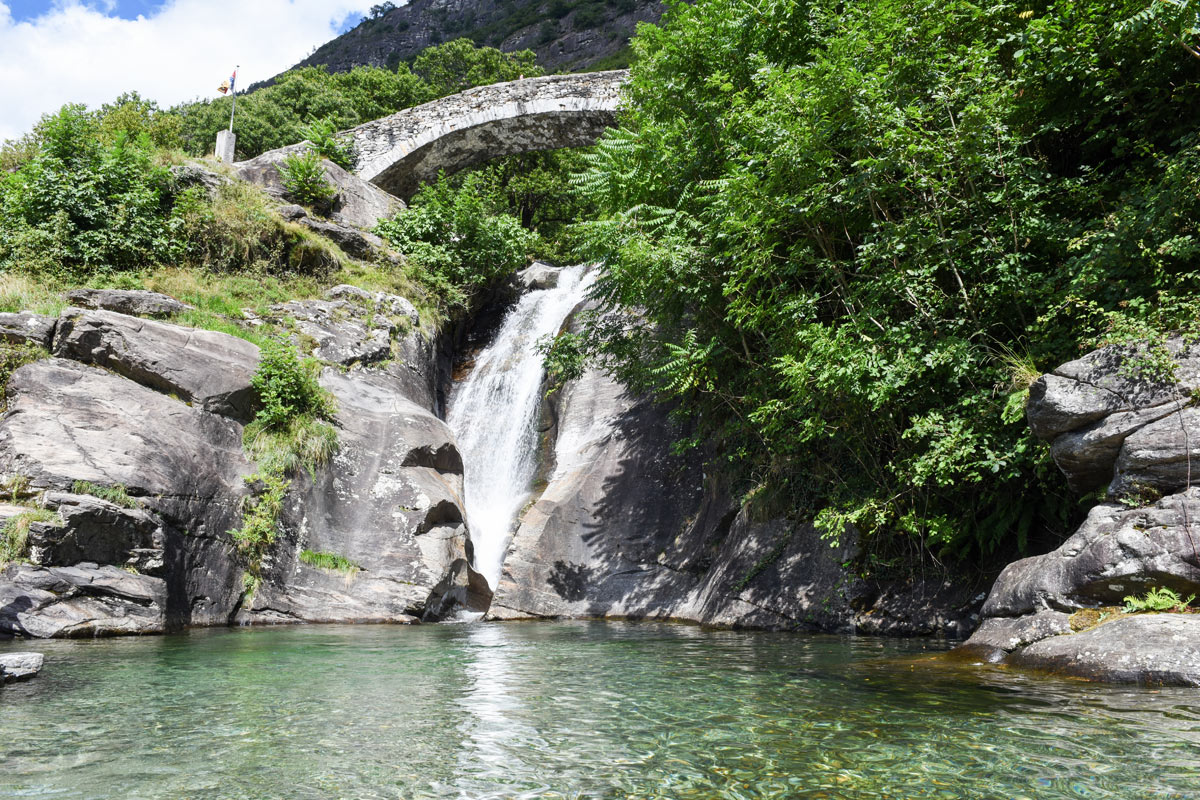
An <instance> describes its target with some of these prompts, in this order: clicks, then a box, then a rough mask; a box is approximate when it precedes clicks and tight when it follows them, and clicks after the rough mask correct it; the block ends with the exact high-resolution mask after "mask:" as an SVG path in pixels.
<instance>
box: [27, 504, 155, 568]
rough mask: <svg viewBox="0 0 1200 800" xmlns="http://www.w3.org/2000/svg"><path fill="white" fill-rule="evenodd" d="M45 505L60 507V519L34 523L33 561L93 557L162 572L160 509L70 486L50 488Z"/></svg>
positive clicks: (76, 560) (31, 534) (62, 561)
mask: <svg viewBox="0 0 1200 800" xmlns="http://www.w3.org/2000/svg"><path fill="white" fill-rule="evenodd" d="M42 505H43V506H45V507H46V508H48V509H52V510H53V511H55V513H56V514H57V515H58V520H59V521H57V522H56V523H55V524H53V525H32V526H30V532H29V561H30V563H32V564H37V565H42V566H51V565H59V566H62V565H69V564H77V563H79V562H81V561H93V562H97V563H100V564H118V565H124V566H126V567H129V568H132V569H135V570H137V571H138V572H140V573H144V574H147V575H157V576H160V577H161V576H162V574H163V571H164V570H163V559H164V548H165V543H166V534H165V532H164V531H163V524H162V521H161V520H160V519H159V518H158V517H157V516H156V515H154V514H151V513H150V512H148V511H143V510H142V509H140V508H125V507H123V506H120V505H117V504H116V503H112V502H109V501H108V500H103V499H101V498H99V497H92V496H90V495H79V494H69V493H65V492H46V493H45V494H44V495H43V497H42Z"/></svg>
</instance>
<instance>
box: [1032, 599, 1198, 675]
mask: <svg viewBox="0 0 1200 800" xmlns="http://www.w3.org/2000/svg"><path fill="white" fill-rule="evenodd" d="M1009 663H1011V664H1014V665H1016V666H1021V667H1028V668H1035V669H1042V670H1050V671H1052V672H1055V673H1057V674H1060V675H1070V676H1074V677H1079V678H1089V679H1091V680H1099V681H1108V682H1111V683H1138V684H1143V685H1154V686H1193V687H1200V615H1195V614H1137V615H1134V616H1129V617H1122V618H1120V619H1116V620H1113V621H1111V622H1105V623H1102V624H1100V625H1097V626H1096V627H1094V628H1091V629H1090V630H1086V631H1083V632H1081V633H1075V634H1068V635H1061V636H1052V637H1049V638H1046V639H1043V640H1041V641H1039V642H1036V643H1034V644H1031V645H1029V646H1028V647H1026V648H1024V649H1023V650H1020V651H1018V652H1017V653H1015V654H1014V655H1013V656H1010V658H1009Z"/></svg>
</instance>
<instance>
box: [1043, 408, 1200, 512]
mask: <svg viewBox="0 0 1200 800" xmlns="http://www.w3.org/2000/svg"><path fill="white" fill-rule="evenodd" d="M1181 405H1182V404H1181V403H1178V402H1176V401H1170V402H1167V403H1162V404H1160V405H1157V406H1150V407H1149V408H1143V409H1138V410H1134V411H1119V412H1116V413H1113V414H1111V415H1109V416H1107V417H1105V418H1103V419H1100V420H1098V421H1097V422H1094V423H1092V424H1090V425H1086V426H1084V427H1083V428H1078V429H1076V430H1073V431H1068V432H1066V433H1063V434H1061V435H1060V436H1058V437H1057V438H1056V439H1055V440H1054V443H1053V444H1052V445H1051V447H1050V453H1051V455H1052V456H1053V458H1054V462H1055V463H1056V464H1058V467H1059V469H1061V470H1062V471H1063V474H1065V475H1066V476H1067V483H1068V484H1069V485H1070V487H1071V488H1072V489H1074V490H1075V491H1077V492H1088V491H1091V490H1093V489H1098V488H1100V487H1101V486H1104V485H1105V484H1108V483H1110V482H1111V481H1112V480H1113V470H1114V465H1115V464H1116V462H1117V460H1118V457H1119V456H1120V454H1121V452H1122V449H1123V447H1124V445H1125V443H1126V440H1127V439H1128V438H1129V437H1130V436H1131V435H1135V434H1137V432H1138V431H1139V430H1141V429H1142V428H1144V427H1146V426H1147V425H1150V424H1151V423H1154V422H1155V421H1157V420H1160V419H1162V418H1163V417H1166V416H1170V415H1172V414H1173V412H1175V411H1178V410H1179V408H1180V407H1181Z"/></svg>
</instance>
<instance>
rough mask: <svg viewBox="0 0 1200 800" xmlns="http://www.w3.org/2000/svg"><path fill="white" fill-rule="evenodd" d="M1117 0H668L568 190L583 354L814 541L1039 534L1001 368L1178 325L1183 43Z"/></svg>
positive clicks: (1043, 501)
mask: <svg viewBox="0 0 1200 800" xmlns="http://www.w3.org/2000/svg"><path fill="white" fill-rule="evenodd" d="M1144 6H1145V3H1144V2H1133V0H1128V1H1126V0H1089V2H1065V0H1064V1H1063V2H1048V3H1038V4H1034V6H1033V7H1032V9H1033V11H1032V12H1031V13H1022V12H1025V11H1026V10H1027V9H1026V8H1025V7H1019V6H1014V5H1011V4H1006V3H994V4H984V5H978V4H974V3H971V2H965V0H964V1H963V2H959V1H958V0H953V1H952V2H949V3H946V2H940V3H934V2H932V0H918V1H917V2H912V1H911V0H905V1H903V2H902V1H901V0H872V1H871V2H866V3H858V4H839V3H835V2H833V0H812V1H811V2H797V1H796V0H767V2H765V3H754V4H749V3H742V2H737V1H736V0H701V2H698V3H696V4H694V5H689V4H685V3H675V4H674V5H672V7H671V9H670V11H669V12H668V15H667V17H666V18H665V22H664V24H663V25H662V27H659V28H655V27H650V26H642V27H641V28H639V34H638V36H637V38H636V39H635V41H634V48H635V52H636V59H635V62H634V66H633V71H632V82H631V84H630V86H629V87H628V89H627V96H628V104H627V110H626V113H625V116H624V117H623V122H624V127H623V128H622V129H619V130H616V131H613V132H610V134H608V135H607V136H606V137H605V138H604V139H603V140H602V142H601V143H600V144H599V145H598V146H597V147H596V148H595V149H594V151H593V152H592V153H591V154H589V155H587V156H586V159H587V160H588V162H589V167H588V169H587V170H586V171H585V172H584V173H583V174H581V175H580V177H579V178H578V186H579V188H580V190H581V191H582V192H583V193H584V202H585V203H587V204H590V205H591V206H593V207H595V208H597V209H598V210H599V211H600V212H601V214H602V218H601V219H599V220H597V221H595V222H592V223H589V224H587V225H585V226H583V227H582V229H581V230H580V235H581V236H582V237H583V239H584V241H585V245H586V253H587V255H589V256H590V257H592V258H595V259H597V260H603V261H604V263H605V269H604V271H603V272H602V274H601V277H600V279H599V281H598V283H597V293H598V295H599V296H600V298H601V299H602V300H603V302H604V303H605V305H606V306H607V307H608V308H609V310H612V311H616V312H618V313H620V312H622V310H624V317H623V318H621V317H619V316H617V315H615V314H608V315H601V316H599V317H598V318H597V320H598V321H597V323H596V330H595V331H594V332H593V338H594V339H596V340H597V341H598V342H599V343H600V344H599V355H600V357H601V358H602V359H604V360H605V361H606V362H607V364H608V365H609V366H610V367H612V368H613V369H615V370H616V371H617V372H618V374H619V375H620V376H621V377H623V378H625V379H626V380H628V381H630V382H631V383H632V384H633V385H634V386H635V387H636V388H639V389H643V390H650V391H654V392H657V393H658V394H659V395H660V396H661V397H663V398H664V399H671V400H674V401H676V402H677V403H678V404H679V408H680V409H681V412H680V413H684V414H688V415H691V416H693V417H695V418H697V419H698V420H699V421H700V424H701V426H702V433H703V435H702V436H701V437H699V438H701V439H703V440H707V441H709V442H713V443H715V446H716V447H717V448H718V450H719V451H720V452H722V453H724V454H726V455H727V457H728V459H729V461H730V466H729V468H730V471H732V472H735V473H736V474H739V475H740V477H741V479H742V480H743V481H745V482H746V483H747V484H748V485H767V486H769V487H770V488H771V490H772V492H773V493H774V495H775V497H776V502H777V504H778V508H779V510H781V511H786V512H789V513H794V514H797V515H811V516H813V517H815V518H816V519H817V520H818V523H819V524H820V525H821V527H822V528H823V529H824V531H825V532H826V534H827V535H829V536H831V537H836V536H837V535H839V534H840V533H841V532H842V531H843V530H844V529H845V527H846V526H847V525H853V526H855V527H856V528H857V529H858V530H859V531H860V532H861V533H862V534H864V535H865V542H866V544H867V547H868V550H870V551H873V552H876V553H881V554H883V555H884V556H888V554H903V553H909V554H914V553H919V552H929V551H932V552H934V553H937V554H941V555H945V556H967V555H975V556H979V555H984V556H986V555H987V554H990V553H994V552H996V551H997V550H998V549H1002V550H1014V549H1019V548H1020V547H1023V546H1024V545H1025V543H1026V542H1027V540H1028V538H1029V537H1030V536H1032V535H1037V534H1038V532H1062V531H1064V530H1065V529H1067V528H1068V527H1069V526H1070V524H1071V523H1072V522H1073V521H1074V520H1073V515H1075V514H1077V513H1078V511H1077V509H1076V506H1075V503H1074V501H1073V499H1072V498H1070V495H1069V493H1068V491H1067V490H1066V487H1065V486H1064V484H1063V481H1062V478H1061V476H1060V475H1059V473H1058V471H1057V469H1055V468H1054V466H1053V464H1052V463H1051V462H1050V460H1049V458H1048V452H1047V448H1046V447H1045V446H1044V445H1042V444H1040V443H1038V442H1036V441H1035V440H1034V439H1033V438H1032V436H1031V435H1030V434H1029V432H1028V430H1027V428H1026V426H1025V425H1024V422H1023V419H1022V418H1021V417H1022V415H1021V414H1020V408H1021V404H1022V402H1023V399H1024V394H1023V392H1024V387H1022V386H1019V385H1014V381H1013V377H1014V375H1013V373H1014V367H1019V369H1018V370H1016V371H1017V372H1019V373H1020V375H1021V377H1022V380H1027V379H1028V376H1029V375H1030V374H1032V373H1034V372H1038V371H1044V370H1046V369H1047V368H1049V367H1052V366H1055V365H1057V364H1059V363H1061V362H1063V361H1066V360H1069V359H1071V358H1075V357H1077V356H1078V355H1079V354H1080V352H1081V351H1082V350H1084V349H1086V348H1088V347H1090V346H1093V345H1094V344H1095V343H1097V342H1100V341H1102V340H1104V339H1105V338H1106V337H1111V336H1112V335H1114V334H1115V333H1117V332H1119V331H1131V330H1134V329H1138V328H1140V329H1142V330H1143V331H1145V330H1147V329H1152V330H1156V331H1164V330H1171V329H1176V328H1179V327H1182V326H1187V325H1194V324H1195V320H1196V319H1197V318H1198V317H1200V315H1198V314H1197V313H1196V312H1197V304H1196V302H1195V298H1196V289H1197V288H1198V286H1197V285H1198V283H1200V273H1198V272H1197V271H1196V269H1195V266H1194V265H1195V263H1196V256H1197V255H1200V237H1198V232H1197V229H1196V226H1197V223H1196V221H1197V220H1200V206H1198V205H1197V203H1198V201H1200V191H1198V189H1200V140H1198V139H1197V134H1196V133H1195V131H1196V130H1197V128H1198V127H1200V126H1198V124H1197V123H1200V119H1198V118H1200V105H1198V104H1197V101H1200V82H1198V81H1197V80H1196V79H1197V77H1200V61H1198V60H1196V59H1194V58H1191V57H1190V56H1188V54H1186V53H1184V52H1183V51H1182V50H1181V49H1179V48H1173V47H1162V46H1161V41H1160V39H1159V38H1158V37H1159V33H1157V32H1156V28H1154V27H1153V26H1148V27H1144V28H1143V29H1141V30H1133V29H1131V28H1128V27H1122V26H1118V25H1116V24H1115V22H1116V21H1119V20H1122V19H1128V18H1130V17H1131V16H1133V15H1134V14H1135V13H1137V12H1138V11H1140V10H1141V9H1142V8H1143V7H1144ZM1014 353H1019V354H1020V356H1019V359H1018V360H1019V364H1014V363H1013V361H1012V360H1011V359H1009V358H1007V356H1008V355H1011V354H1014ZM889 557H890V556H889Z"/></svg>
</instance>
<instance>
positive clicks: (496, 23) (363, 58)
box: [296, 0, 666, 72]
mask: <svg viewBox="0 0 1200 800" xmlns="http://www.w3.org/2000/svg"><path fill="white" fill-rule="evenodd" d="M665 8H666V7H665V5H664V4H663V3H662V2H661V1H660V0H550V1H549V2H546V1H545V0H412V2H410V3H407V4H405V5H402V6H400V7H399V8H395V9H393V10H391V11H387V12H386V13H384V14H382V15H381V16H377V17H374V18H370V19H364V20H363V21H362V22H361V23H359V24H358V25H357V26H355V27H354V28H352V29H351V30H349V31H347V32H346V33H344V34H342V35H341V36H339V37H337V38H336V39H333V40H331V41H329V42H326V43H325V44H323V45H321V46H320V47H318V48H317V49H316V51H315V52H313V54H312V55H310V56H308V57H307V58H305V59H304V60H303V61H301V62H300V63H299V64H297V65H296V66H298V67H307V66H319V65H324V66H327V67H328V68H329V69H330V71H333V72H346V71H348V70H350V69H352V68H354V67H357V66H364V65H366V66H377V67H389V68H395V66H396V65H397V64H398V63H400V62H401V61H407V60H409V59H411V58H413V57H414V56H416V55H417V54H418V53H420V52H421V51H422V50H424V49H425V48H427V47H430V46H432V45H437V44H441V43H443V42H447V41H450V40H451V39H457V38H459V37H466V38H469V39H471V40H473V41H474V42H475V43H476V44H477V45H488V46H491V47H496V48H499V49H500V50H504V51H506V52H511V51H514V50H525V49H530V50H533V51H534V52H535V53H536V54H537V62H538V64H540V65H541V66H542V67H543V68H544V69H545V70H546V71H547V72H579V71H585V70H589V69H597V68H610V67H623V66H627V65H628V64H627V59H626V58H624V57H623V56H622V53H623V52H625V51H627V48H628V46H629V38H630V37H631V36H632V35H633V32H634V28H635V27H636V25H637V23H638V22H657V21H658V19H659V18H660V17H661V16H662V14H663V12H664V10H665Z"/></svg>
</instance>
